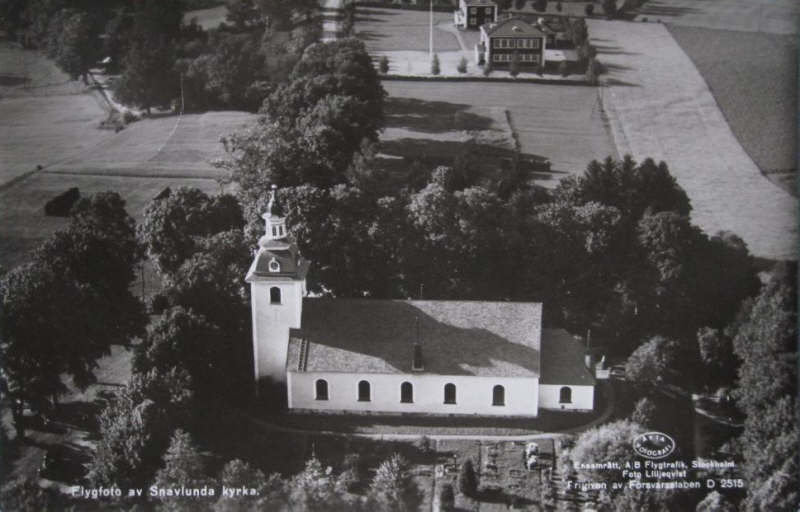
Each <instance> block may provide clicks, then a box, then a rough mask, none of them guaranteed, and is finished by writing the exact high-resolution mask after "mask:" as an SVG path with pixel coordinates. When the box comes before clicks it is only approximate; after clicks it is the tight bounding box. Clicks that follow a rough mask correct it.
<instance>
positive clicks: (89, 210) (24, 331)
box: [2, 193, 146, 412]
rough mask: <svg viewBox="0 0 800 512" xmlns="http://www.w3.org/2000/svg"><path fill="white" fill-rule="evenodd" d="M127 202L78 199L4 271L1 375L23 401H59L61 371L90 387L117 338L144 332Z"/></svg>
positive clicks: (109, 197) (107, 196)
mask: <svg viewBox="0 0 800 512" xmlns="http://www.w3.org/2000/svg"><path fill="white" fill-rule="evenodd" d="M124 205H125V203H124V201H122V199H121V198H120V197H119V195H117V194H115V193H104V194H97V195H95V196H93V197H92V198H90V199H83V200H81V201H79V202H78V203H76V205H75V206H74V208H73V211H72V216H71V218H70V223H69V225H68V226H67V228H66V229H65V230H63V231H58V232H56V233H55V234H54V235H53V236H52V237H51V238H50V239H48V240H46V241H45V242H44V243H43V244H42V245H41V246H40V247H39V248H37V249H36V251H35V252H34V254H33V255H32V258H31V260H32V261H31V262H30V263H29V264H26V265H22V266H20V267H18V268H17V269H15V270H14V271H12V272H10V273H9V274H8V275H6V276H5V278H4V281H3V287H2V306H3V307H2V310H3V315H4V316H3V323H2V339H3V343H2V353H3V355H4V373H3V378H4V387H5V390H6V393H8V394H9V397H12V398H13V399H14V400H18V401H19V402H17V403H18V404H19V407H21V406H22V404H23V403H24V402H28V403H30V404H31V405H33V406H34V407H35V408H37V409H38V410H40V411H42V410H44V409H45V407H46V402H47V400H48V399H49V400H50V401H51V402H52V403H53V404H55V403H56V401H57V396H58V395H59V394H61V393H62V392H64V391H65V390H66V388H65V387H64V385H63V383H61V380H60V375H61V374H62V373H66V374H67V375H69V376H70V377H71V378H72V380H73V382H74V384H75V385H76V386H78V387H79V388H81V389H84V388H86V387H87V386H88V385H89V384H91V383H93V382H95V375H94V373H93V370H94V369H95V368H96V366H97V363H96V361H97V359H98V358H100V357H101V356H103V355H106V354H108V353H109V351H110V346H111V345H112V344H121V345H127V344H128V343H129V341H130V339H131V338H133V337H134V336H138V335H140V334H142V332H143V329H144V324H145V319H146V317H145V315H144V311H143V307H142V304H141V303H140V302H139V301H138V300H137V299H136V298H135V297H134V296H133V295H132V294H131V292H130V285H131V282H132V281H133V279H134V276H135V274H134V269H135V266H136V263H137V262H138V261H139V259H140V257H141V249H140V247H139V245H138V243H137V242H136V238H135V236H134V230H133V220H132V219H131V218H130V217H129V216H128V215H127V213H126V212H125V209H124ZM12 410H17V411H18V408H15V409H12ZM18 412H19V411H18Z"/></svg>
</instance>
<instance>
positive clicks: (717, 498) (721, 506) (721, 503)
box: [694, 491, 737, 512]
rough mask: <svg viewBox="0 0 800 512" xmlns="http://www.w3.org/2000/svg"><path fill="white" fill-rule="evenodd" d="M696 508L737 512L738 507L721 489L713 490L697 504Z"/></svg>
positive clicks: (703, 510) (707, 510) (709, 511)
mask: <svg viewBox="0 0 800 512" xmlns="http://www.w3.org/2000/svg"><path fill="white" fill-rule="evenodd" d="M694 510H695V512H736V510H737V509H736V506H734V505H733V504H732V503H731V502H730V501H728V499H727V498H726V497H725V496H723V495H722V494H720V493H719V491H711V492H710V493H708V494H706V497H705V498H703V500H702V501H701V502H700V503H698V504H697V507H696V508H695V509H694Z"/></svg>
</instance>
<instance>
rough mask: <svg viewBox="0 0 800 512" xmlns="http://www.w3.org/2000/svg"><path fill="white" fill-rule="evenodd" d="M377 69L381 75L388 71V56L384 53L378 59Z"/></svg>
mask: <svg viewBox="0 0 800 512" xmlns="http://www.w3.org/2000/svg"><path fill="white" fill-rule="evenodd" d="M378 69H379V70H380V72H381V74H382V75H385V74H386V73H388V72H389V58H388V57H387V56H386V55H383V56H381V59H380V60H379V61H378Z"/></svg>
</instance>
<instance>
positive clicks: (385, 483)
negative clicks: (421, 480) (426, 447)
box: [368, 454, 422, 512]
mask: <svg viewBox="0 0 800 512" xmlns="http://www.w3.org/2000/svg"><path fill="white" fill-rule="evenodd" d="M421 498H422V496H421V493H420V491H419V489H418V488H417V485H416V484H415V483H414V481H413V480H412V479H411V475H410V474H409V473H408V462H407V461H406V460H405V459H404V458H403V457H402V456H401V455H399V454H394V455H392V457H391V458H389V459H388V460H385V461H383V462H382V463H381V465H380V466H378V469H377V470H376V471H375V476H374V477H373V479H372V483H371V484H370V487H369V493H368V499H369V502H370V505H371V507H372V508H373V510H379V511H382V512H402V511H404V510H416V509H417V508H419V505H420V503H421V502H422V499H421Z"/></svg>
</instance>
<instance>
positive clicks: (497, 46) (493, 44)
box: [492, 39, 500, 48]
mask: <svg viewBox="0 0 800 512" xmlns="http://www.w3.org/2000/svg"><path fill="white" fill-rule="evenodd" d="M492 46H493V47H495V48H500V40H499V39H493V40H492Z"/></svg>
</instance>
